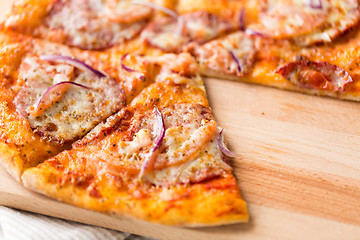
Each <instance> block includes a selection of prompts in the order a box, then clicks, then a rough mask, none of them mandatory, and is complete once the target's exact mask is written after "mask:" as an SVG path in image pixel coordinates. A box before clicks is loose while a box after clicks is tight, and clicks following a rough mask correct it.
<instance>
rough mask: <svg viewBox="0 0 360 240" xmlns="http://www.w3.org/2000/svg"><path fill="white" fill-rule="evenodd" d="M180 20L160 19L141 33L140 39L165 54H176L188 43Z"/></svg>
mask: <svg viewBox="0 0 360 240" xmlns="http://www.w3.org/2000/svg"><path fill="white" fill-rule="evenodd" d="M182 27H183V25H182V23H181V20H180V19H174V18H162V19H160V20H158V21H154V22H152V23H150V24H149V25H148V26H147V27H146V28H145V29H144V31H143V32H142V33H141V37H142V38H143V39H144V40H145V41H146V42H147V43H148V44H149V45H150V46H153V47H155V48H159V49H161V50H163V51H165V52H177V51H180V49H181V47H182V46H183V45H184V44H185V43H187V42H189V40H190V38H189V37H187V36H186V35H184V34H183V30H182Z"/></svg>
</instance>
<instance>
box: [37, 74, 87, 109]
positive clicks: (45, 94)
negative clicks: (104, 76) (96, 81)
mask: <svg viewBox="0 0 360 240" xmlns="http://www.w3.org/2000/svg"><path fill="white" fill-rule="evenodd" d="M63 84H71V85H74V86H78V87H82V88H85V89H91V88H90V87H87V86H85V85H82V84H80V83H74V82H69V81H65V82H59V83H57V84H55V85H53V86H51V87H49V88H48V89H47V90H46V91H45V93H44V94H43V95H41V97H40V99H39V102H38V104H37V105H36V108H35V110H37V109H39V107H40V104H41V103H42V102H43V101H44V98H45V97H47V96H48V95H49V93H50V92H51V91H52V90H54V89H55V88H56V87H58V86H60V85H63Z"/></svg>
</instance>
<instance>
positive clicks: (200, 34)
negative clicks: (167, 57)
mask: <svg viewBox="0 0 360 240" xmlns="http://www.w3.org/2000/svg"><path fill="white" fill-rule="evenodd" d="M238 27H239V23H233V22H232V21H230V20H226V19H224V18H222V17H220V16H217V15H215V14H212V13H208V12H206V11H196V12H191V13H187V14H184V15H181V16H179V17H178V18H177V19H174V18H165V19H160V20H158V21H155V22H152V23H150V24H149V25H148V26H147V27H146V29H145V30H144V31H143V32H142V38H143V39H145V41H146V42H148V43H149V45H151V46H153V47H156V48H159V49H161V50H163V51H166V52H174V51H175V52H176V51H180V50H181V48H182V46H184V45H185V44H186V43H188V42H190V41H195V42H198V43H205V42H207V41H209V40H211V39H213V38H216V37H218V36H219V35H221V34H223V33H225V32H228V31H231V30H234V29H236V28H238Z"/></svg>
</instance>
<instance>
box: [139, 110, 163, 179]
mask: <svg viewBox="0 0 360 240" xmlns="http://www.w3.org/2000/svg"><path fill="white" fill-rule="evenodd" d="M155 116H156V122H155V124H156V126H155V127H154V130H155V132H156V136H157V137H156V139H155V142H154V146H153V147H152V148H151V150H150V153H149V154H148V155H147V157H146V159H145V160H144V162H143V164H142V166H141V171H140V178H141V177H142V176H143V175H144V174H145V173H149V172H151V170H152V169H153V168H154V166H155V160H156V155H155V154H154V153H155V151H156V150H157V149H158V148H159V146H160V144H161V142H162V140H163V139H164V136H165V123H164V119H163V117H162V115H161V112H160V111H159V109H158V108H157V107H156V106H155Z"/></svg>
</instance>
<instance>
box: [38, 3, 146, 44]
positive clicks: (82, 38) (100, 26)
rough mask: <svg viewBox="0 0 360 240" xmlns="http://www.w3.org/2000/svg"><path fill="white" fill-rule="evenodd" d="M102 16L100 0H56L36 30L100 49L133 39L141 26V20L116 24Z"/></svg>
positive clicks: (51, 37)
mask: <svg viewBox="0 0 360 240" xmlns="http://www.w3.org/2000/svg"><path fill="white" fill-rule="evenodd" d="M134 14H135V13H134ZM105 15H106V14H105V10H104V6H103V2H102V0H70V1H65V0H59V1H58V2H56V4H54V6H53V8H52V9H51V11H50V13H49V15H48V17H47V19H46V23H45V26H44V27H43V28H40V29H39V32H40V34H42V35H43V36H45V37H47V38H49V39H50V40H53V41H55V42H58V41H59V39H63V40H61V41H64V42H65V43H66V44H68V45H71V46H75V47H79V48H82V49H104V48H108V47H111V46H113V45H114V44H118V43H120V42H123V41H124V40H128V39H131V38H133V37H134V36H135V35H136V34H137V33H139V32H140V31H141V29H142V28H143V27H144V25H145V20H141V21H136V22H131V23H119V22H117V21H113V20H111V19H109V18H108V17H104V16H105ZM56 33H59V34H56Z"/></svg>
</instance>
